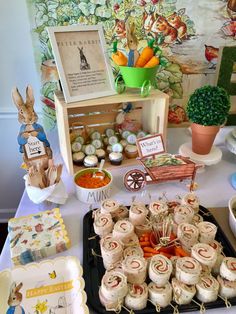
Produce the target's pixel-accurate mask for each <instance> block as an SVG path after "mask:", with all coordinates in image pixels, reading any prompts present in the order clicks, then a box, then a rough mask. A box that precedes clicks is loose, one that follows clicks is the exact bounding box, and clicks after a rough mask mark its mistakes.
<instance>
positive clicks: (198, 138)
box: [191, 123, 220, 155]
mask: <svg viewBox="0 0 236 314" xmlns="http://www.w3.org/2000/svg"><path fill="white" fill-rule="evenodd" d="M191 129H192V151H193V152H194V153H196V154H199V155H207V154H209V153H210V151H211V148H212V145H213V143H214V140H215V137H216V134H217V133H218V132H219V130H220V126H219V125H212V126H204V125H201V124H197V123H192V124H191Z"/></svg>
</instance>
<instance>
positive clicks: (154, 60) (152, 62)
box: [144, 56, 160, 68]
mask: <svg viewBox="0 0 236 314" xmlns="http://www.w3.org/2000/svg"><path fill="white" fill-rule="evenodd" d="M159 62H160V61H159V58H158V57H157V56H153V57H152V58H151V59H150V60H149V61H148V62H147V63H146V64H145V66H144V68H154V67H155V66H156V65H158V64H159Z"/></svg>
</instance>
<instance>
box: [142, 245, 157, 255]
mask: <svg viewBox="0 0 236 314" xmlns="http://www.w3.org/2000/svg"><path fill="white" fill-rule="evenodd" d="M143 251H144V252H146V253H153V254H158V253H159V251H157V250H155V249H153V248H152V247H149V246H145V247H143Z"/></svg>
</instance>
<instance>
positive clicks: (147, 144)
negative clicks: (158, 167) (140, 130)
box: [137, 134, 165, 158]
mask: <svg viewBox="0 0 236 314" xmlns="http://www.w3.org/2000/svg"><path fill="white" fill-rule="evenodd" d="M137 147H138V152H139V157H140V158H144V157H150V156H154V155H157V154H161V153H164V152H165V147H164V142H163V139H162V135H161V134H155V135H152V136H147V137H143V138H140V139H138V140H137Z"/></svg>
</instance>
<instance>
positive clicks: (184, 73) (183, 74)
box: [27, 0, 236, 129]
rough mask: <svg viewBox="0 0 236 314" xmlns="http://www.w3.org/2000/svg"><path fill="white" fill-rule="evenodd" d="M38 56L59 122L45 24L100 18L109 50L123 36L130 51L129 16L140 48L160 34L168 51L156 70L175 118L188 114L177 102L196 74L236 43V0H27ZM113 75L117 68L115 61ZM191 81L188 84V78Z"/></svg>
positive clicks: (45, 99) (46, 104) (47, 104)
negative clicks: (222, 50) (127, 26)
mask: <svg viewBox="0 0 236 314" xmlns="http://www.w3.org/2000/svg"><path fill="white" fill-rule="evenodd" d="M27 3H28V11H29V16H30V21H31V27H32V36H33V43H34V48H35V59H36V63H37V66H38V69H39V71H40V73H41V81H42V89H41V95H42V104H43V112H44V117H45V119H44V120H45V121H44V124H45V126H46V127H47V128H49V129H50V128H53V127H55V125H56V118H55V111H54V103H53V93H54V91H55V90H56V89H58V80H59V78H58V74H57V70H56V66H55V62H54V57H53V54H52V49H51V46H50V42H49V39H48V34H47V31H46V27H48V26H63V25H64V26H66V25H74V24H98V23H101V24H102V25H103V28H104V34H105V39H106V42H107V49H108V52H110V53H111V51H112V43H113V42H114V40H118V42H119V49H121V50H123V51H125V50H126V49H127V43H126V29H125V23H126V22H127V21H134V22H135V24H136V30H137V37H138V39H139V49H140V50H141V49H142V48H143V47H144V46H146V43H147V40H148V39H151V38H155V40H156V41H157V42H158V44H159V46H160V47H161V49H162V52H163V57H162V59H161V60H162V62H161V65H160V66H159V69H158V73H157V84H158V88H159V89H161V90H163V91H164V92H166V93H168V94H170V95H171V96H172V99H173V101H172V107H171V109H170V115H169V119H170V122H175V123H179V122H182V121H183V120H184V119H185V115H184V109H182V108H181V106H179V105H176V104H175V99H182V98H183V96H184V94H185V93H187V91H186V90H185V89H184V80H186V79H189V77H190V76H191V75H196V74H198V75H199V74H201V75H208V74H211V73H214V72H215V68H216V63H217V57H218V51H219V47H220V46H225V45H235V39H236V0H228V1H224V0H208V1H206V0H198V1H189V0H27ZM112 66H113V70H114V75H116V74H117V73H118V69H117V68H116V67H115V66H114V64H112ZM185 85H186V84H185Z"/></svg>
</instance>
